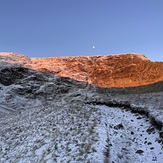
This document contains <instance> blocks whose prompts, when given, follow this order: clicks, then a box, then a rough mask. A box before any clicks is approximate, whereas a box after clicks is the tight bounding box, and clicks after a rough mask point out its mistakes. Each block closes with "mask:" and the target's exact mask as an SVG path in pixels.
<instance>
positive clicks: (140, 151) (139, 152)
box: [136, 149, 144, 154]
mask: <svg viewBox="0 0 163 163" xmlns="http://www.w3.org/2000/svg"><path fill="white" fill-rule="evenodd" d="M136 153H138V154H142V153H144V151H143V150H141V149H139V150H137V151H136Z"/></svg>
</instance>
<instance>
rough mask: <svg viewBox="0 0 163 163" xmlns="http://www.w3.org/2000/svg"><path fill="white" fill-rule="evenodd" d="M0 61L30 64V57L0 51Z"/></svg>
mask: <svg viewBox="0 0 163 163" xmlns="http://www.w3.org/2000/svg"><path fill="white" fill-rule="evenodd" d="M0 62H6V63H10V64H16V65H28V64H31V60H30V58H28V57H27V56H25V55H22V54H17V53H13V52H0Z"/></svg>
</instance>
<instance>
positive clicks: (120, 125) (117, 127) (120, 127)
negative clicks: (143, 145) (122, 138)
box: [114, 123, 124, 130]
mask: <svg viewBox="0 0 163 163" xmlns="http://www.w3.org/2000/svg"><path fill="white" fill-rule="evenodd" d="M114 129H116V130H119V129H124V126H123V125H122V123H120V124H118V125H116V126H114Z"/></svg>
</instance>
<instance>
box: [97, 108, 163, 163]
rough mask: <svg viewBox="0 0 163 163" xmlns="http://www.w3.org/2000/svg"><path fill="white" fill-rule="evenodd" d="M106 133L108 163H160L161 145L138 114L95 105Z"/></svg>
mask: <svg viewBox="0 0 163 163" xmlns="http://www.w3.org/2000/svg"><path fill="white" fill-rule="evenodd" d="M97 108H99V109H100V110H101V111H102V113H103V114H102V120H103V123H104V125H106V126H107V130H108V133H109V140H110V142H109V146H110V162H111V163H124V162H125V163H130V162H132V163H138V162H139V163H161V162H162V160H163V146H161V144H160V143H158V142H159V141H161V139H160V138H159V133H158V131H157V130H156V129H155V128H154V127H152V126H151V124H150V122H149V120H148V119H147V118H146V117H145V116H144V115H140V114H137V113H136V114H135V113H131V112H130V111H126V110H123V109H120V108H110V107H107V106H104V105H103V106H98V105H97Z"/></svg>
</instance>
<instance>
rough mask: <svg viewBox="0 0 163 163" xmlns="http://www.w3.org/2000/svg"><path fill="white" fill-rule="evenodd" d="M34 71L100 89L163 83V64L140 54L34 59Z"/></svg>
mask: <svg viewBox="0 0 163 163" xmlns="http://www.w3.org/2000/svg"><path fill="white" fill-rule="evenodd" d="M31 60H32V64H31V67H32V68H33V69H35V70H39V71H42V72H47V73H51V74H54V75H57V76H63V77H70V78H72V79H75V80H79V81H84V82H89V83H90V84H96V85H98V86H100V87H105V88H110V87H131V86H140V85H147V84H151V83H155V82H158V81H161V80H163V71H162V70H163V63H162V62H151V61H150V60H149V59H147V58H146V57H145V56H144V55H141V54H120V55H109V56H90V57H56V58H32V59H31Z"/></svg>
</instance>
